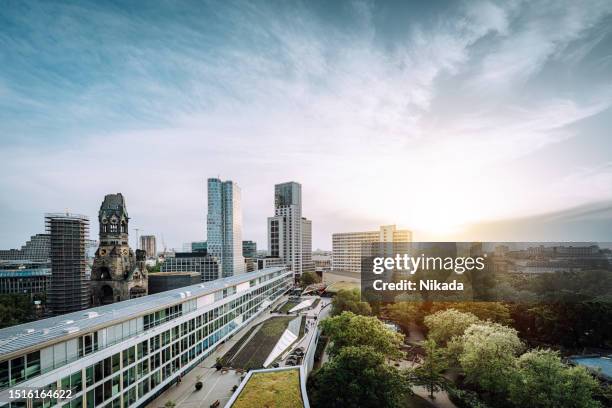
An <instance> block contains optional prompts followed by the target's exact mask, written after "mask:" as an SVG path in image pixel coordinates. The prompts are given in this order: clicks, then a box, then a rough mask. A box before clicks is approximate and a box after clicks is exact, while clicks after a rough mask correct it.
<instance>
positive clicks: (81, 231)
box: [45, 213, 89, 314]
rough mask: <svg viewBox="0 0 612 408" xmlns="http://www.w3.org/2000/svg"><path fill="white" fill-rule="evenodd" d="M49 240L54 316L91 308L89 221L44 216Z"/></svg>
mask: <svg viewBox="0 0 612 408" xmlns="http://www.w3.org/2000/svg"><path fill="white" fill-rule="evenodd" d="M45 226H46V229H47V233H48V234H49V236H50V244H51V246H50V255H51V288H50V289H49V293H48V295H49V297H48V299H49V304H50V306H51V310H52V311H53V313H54V314H63V313H70V312H74V311H78V310H83V309H87V308H88V307H89V286H88V282H87V277H86V273H87V246H86V240H87V239H88V238H89V219H88V218H87V217H86V216H84V215H76V214H69V213H58V214H45Z"/></svg>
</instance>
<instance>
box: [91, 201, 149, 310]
mask: <svg viewBox="0 0 612 408" xmlns="http://www.w3.org/2000/svg"><path fill="white" fill-rule="evenodd" d="M129 220H130V218H129V217H128V213H127V208H126V206H125V200H124V199H123V195H122V194H121V193H118V194H108V195H106V196H105V197H104V201H103V202H102V205H101V206H100V212H99V213H98V221H99V223H100V247H99V248H98V250H97V251H96V255H95V258H94V262H93V266H92V268H91V305H92V306H100V305H106V304H109V303H114V302H120V301H122V300H127V299H133V298H137V297H141V296H145V295H146V294H147V288H148V279H147V271H146V268H145V260H146V252H145V251H142V250H139V249H137V250H136V253H134V251H132V250H131V249H130V246H129V244H128V236H129V235H128V227H129Z"/></svg>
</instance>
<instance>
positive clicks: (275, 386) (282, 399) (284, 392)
mask: <svg viewBox="0 0 612 408" xmlns="http://www.w3.org/2000/svg"><path fill="white" fill-rule="evenodd" d="M231 406H232V408H243V407H244V408H250V407H279V408H296V407H303V406H304V401H303V400H302V393H301V388H300V371H299V368H293V369H286V370H277V371H260V372H254V373H253V374H252V375H251V377H250V378H249V380H248V382H247V383H246V384H245V385H244V387H243V388H242V390H241V391H240V394H239V395H238V398H236V400H235V402H234V403H233V404H232V405H231Z"/></svg>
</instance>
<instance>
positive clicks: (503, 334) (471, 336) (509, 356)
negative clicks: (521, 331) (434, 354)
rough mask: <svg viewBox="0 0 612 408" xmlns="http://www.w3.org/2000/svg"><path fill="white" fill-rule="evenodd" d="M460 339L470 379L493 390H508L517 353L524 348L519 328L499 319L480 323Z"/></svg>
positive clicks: (462, 364)
mask: <svg viewBox="0 0 612 408" xmlns="http://www.w3.org/2000/svg"><path fill="white" fill-rule="evenodd" d="M458 342H459V343H460V344H461V349H462V350H461V352H460V354H459V358H458V359H459V363H460V364H461V368H462V369H463V371H464V372H465V375H466V380H467V381H468V382H470V383H473V384H477V385H479V386H480V387H481V388H482V389H484V390H487V391H490V392H492V393H493V394H500V393H503V392H505V391H506V390H507V386H508V378H509V375H510V373H511V371H512V367H513V365H514V360H515V357H516V356H517V355H518V353H519V352H520V351H521V350H522V348H523V344H522V343H521V340H520V339H519V338H518V335H517V332H516V330H514V329H512V328H510V327H507V326H502V325H501V324H498V323H477V324H473V325H471V326H470V327H468V328H467V330H466V331H465V333H464V334H463V336H461V338H459V339H458Z"/></svg>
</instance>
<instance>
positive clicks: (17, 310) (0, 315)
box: [0, 294, 34, 328]
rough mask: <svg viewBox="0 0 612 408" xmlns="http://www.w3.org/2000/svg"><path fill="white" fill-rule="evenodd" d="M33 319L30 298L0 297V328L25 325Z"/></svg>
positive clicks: (18, 296)
mask: <svg viewBox="0 0 612 408" xmlns="http://www.w3.org/2000/svg"><path fill="white" fill-rule="evenodd" d="M33 319H34V307H33V302H32V299H31V298H30V296H28V295H22V294H3V295H0V328H3V327H9V326H14V325H17V324H22V323H26V322H28V321H30V320H33Z"/></svg>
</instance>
